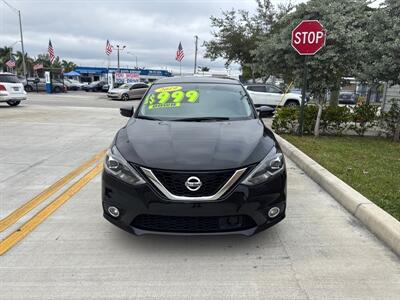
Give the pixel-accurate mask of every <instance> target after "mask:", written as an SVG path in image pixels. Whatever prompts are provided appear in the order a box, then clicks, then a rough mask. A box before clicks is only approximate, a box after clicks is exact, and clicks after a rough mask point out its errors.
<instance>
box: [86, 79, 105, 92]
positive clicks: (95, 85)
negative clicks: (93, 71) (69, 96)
mask: <svg viewBox="0 0 400 300" xmlns="http://www.w3.org/2000/svg"><path fill="white" fill-rule="evenodd" d="M105 84H107V82H105V81H93V82H91V83H89V84H88V85H85V86H83V87H82V90H84V91H86V92H101V91H102V88H103V85H105Z"/></svg>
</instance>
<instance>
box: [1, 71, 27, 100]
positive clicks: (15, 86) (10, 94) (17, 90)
mask: <svg viewBox="0 0 400 300" xmlns="http://www.w3.org/2000/svg"><path fill="white" fill-rule="evenodd" d="M22 100H26V92H25V90H24V85H23V84H22V83H21V81H20V80H19V79H18V77H17V76H16V75H14V74H12V73H0V102H7V104H8V105H10V106H17V105H18V104H20V103H21V101H22Z"/></svg>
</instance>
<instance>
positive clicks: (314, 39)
mask: <svg viewBox="0 0 400 300" xmlns="http://www.w3.org/2000/svg"><path fill="white" fill-rule="evenodd" d="M325 40H326V34H325V30H324V27H323V26H322V24H321V23H320V22H319V21H318V20H303V21H301V22H300V24H299V25H297V26H296V27H295V28H294V29H293V31H292V47H293V48H294V49H295V50H296V51H297V53H298V54H300V55H302V56H304V78H303V90H302V100H301V107H300V127H299V133H300V135H302V134H303V128H304V103H305V100H306V89H307V56H310V55H314V54H316V53H317V52H318V51H319V50H321V48H322V47H324V46H325Z"/></svg>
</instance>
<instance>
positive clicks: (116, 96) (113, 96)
mask: <svg viewBox="0 0 400 300" xmlns="http://www.w3.org/2000/svg"><path fill="white" fill-rule="evenodd" d="M107 97H108V98H110V99H117V100H120V99H121V95H120V94H109V93H108V94H107Z"/></svg>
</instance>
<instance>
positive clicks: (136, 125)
mask: <svg viewBox="0 0 400 300" xmlns="http://www.w3.org/2000/svg"><path fill="white" fill-rule="evenodd" d="M269 111H270V109H269V108H265V107H262V108H260V109H259V111H258V112H257V111H256V109H255V108H254V106H253V104H252V102H251V99H250V98H249V96H248V94H247V92H246V90H245V89H244V88H243V86H242V85H241V84H240V83H239V82H237V81H233V80H228V79H213V78H199V77H183V78H168V79H162V80H159V81H158V82H157V83H155V84H153V85H152V86H151V88H149V90H148V91H147V93H146V94H145V96H144V97H143V100H142V101H141V103H140V105H139V107H138V109H137V111H136V112H134V109H133V107H129V108H125V109H121V114H122V115H123V116H126V117H129V121H128V122H127V124H126V126H125V127H123V128H121V129H120V130H119V131H118V133H117V134H116V136H115V138H114V141H113V142H112V144H111V146H110V148H109V150H108V152H107V156H106V159H105V163H104V172H103V176H102V203H103V211H104V217H105V218H106V219H107V220H108V221H110V222H111V223H113V224H115V225H116V226H118V227H120V228H122V229H124V230H127V231H129V232H132V233H134V234H137V235H141V234H191V235H192V234H242V235H252V234H254V233H256V232H259V231H261V230H264V229H266V228H268V227H270V226H272V225H274V224H276V223H278V222H279V221H281V220H282V219H284V217H285V210H286V167H285V160H284V157H283V154H282V152H281V149H280V147H279V144H278V142H277V141H276V139H275V137H274V135H273V133H272V132H271V131H270V130H269V129H267V128H266V127H265V126H264V124H263V122H262V121H261V119H260V114H261V115H263V114H264V113H268V112H269Z"/></svg>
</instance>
